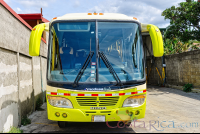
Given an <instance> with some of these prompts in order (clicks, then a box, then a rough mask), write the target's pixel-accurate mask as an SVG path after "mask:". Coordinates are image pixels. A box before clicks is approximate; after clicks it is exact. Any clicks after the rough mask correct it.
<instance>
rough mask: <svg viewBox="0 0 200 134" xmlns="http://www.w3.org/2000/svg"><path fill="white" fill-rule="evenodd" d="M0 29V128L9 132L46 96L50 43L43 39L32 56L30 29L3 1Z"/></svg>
mask: <svg viewBox="0 0 200 134" xmlns="http://www.w3.org/2000/svg"><path fill="white" fill-rule="evenodd" d="M0 29H1V30H0V132H7V131H9V129H10V127H11V126H18V125H20V123H21V118H22V117H23V116H26V115H28V114H30V113H31V112H33V111H34V110H35V102H36V100H37V98H38V97H41V99H43V100H44V97H45V96H44V94H45V90H46V57H47V45H46V44H45V43H44V42H43V41H41V52H40V54H41V56H39V57H31V56H29V50H28V49H29V46H28V45H29V37H30V33H31V30H30V29H29V28H27V27H26V26H25V25H24V24H22V23H21V22H20V21H19V20H18V19H17V18H15V17H14V16H13V15H12V14H11V13H10V12H9V11H8V10H7V9H6V8H5V7H4V6H3V5H1V4H0ZM46 35H48V34H46ZM47 39H48V37H47Z"/></svg>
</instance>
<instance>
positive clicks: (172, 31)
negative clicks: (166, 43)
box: [162, 0, 200, 42]
mask: <svg viewBox="0 0 200 134" xmlns="http://www.w3.org/2000/svg"><path fill="white" fill-rule="evenodd" d="M187 1H188V2H181V3H179V6H178V7H175V6H172V7H171V8H167V9H166V10H164V11H163V12H162V16H164V17H165V19H169V20H170V26H168V27H167V31H166V32H165V38H168V39H173V38H179V39H180V40H181V41H182V42H188V41H189V40H198V41H199V40H200V30H199V28H200V25H199V23H200V2H191V0H187Z"/></svg>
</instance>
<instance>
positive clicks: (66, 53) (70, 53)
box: [48, 21, 144, 83]
mask: <svg viewBox="0 0 200 134" xmlns="http://www.w3.org/2000/svg"><path fill="white" fill-rule="evenodd" d="M48 60H49V61H48V80H50V81H53V82H66V83H87V82H88V83H105V82H108V83H114V82H117V83H118V82H121V83H126V82H129V81H133V80H136V81H137V80H141V79H143V78H144V63H143V62H144V54H143V45H142V39H141V32H140V29H139V25H138V24H137V23H134V22H95V21H94V22H60V23H54V24H52V26H51V31H50V47H49V58H48Z"/></svg>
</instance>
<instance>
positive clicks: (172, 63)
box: [147, 50, 200, 88]
mask: <svg viewBox="0 0 200 134" xmlns="http://www.w3.org/2000/svg"><path fill="white" fill-rule="evenodd" d="M165 62H166V77H167V78H166V85H169V86H170V85H175V86H184V85H185V84H187V83H190V84H193V86H194V88H200V50H195V51H189V52H184V53H180V54H173V55H167V56H165ZM150 63H151V60H150V59H148V60H147V66H148V70H149V69H150V66H151V64H150ZM155 64H156V66H157V67H158V70H159V71H160V73H161V71H162V59H161V58H155ZM148 84H154V85H155V84H161V80H160V77H159V75H158V73H157V71H156V70H155V67H154V66H153V68H152V71H151V73H150V76H149V80H148Z"/></svg>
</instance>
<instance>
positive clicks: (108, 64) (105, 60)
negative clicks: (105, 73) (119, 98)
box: [99, 52, 122, 87]
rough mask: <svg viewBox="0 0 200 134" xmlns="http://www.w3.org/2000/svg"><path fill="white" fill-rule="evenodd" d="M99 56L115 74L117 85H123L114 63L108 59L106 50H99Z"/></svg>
mask: <svg viewBox="0 0 200 134" xmlns="http://www.w3.org/2000/svg"><path fill="white" fill-rule="evenodd" d="M99 56H100V57H101V59H102V60H103V62H104V64H105V65H106V67H107V68H108V69H109V71H110V73H111V74H112V75H113V77H114V79H115V80H116V82H117V85H119V86H120V87H121V86H122V82H121V80H120V79H119V77H118V75H117V73H116V72H115V70H114V69H113V67H112V65H111V64H110V62H109V61H108V59H107V57H106V55H105V54H104V52H99Z"/></svg>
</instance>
